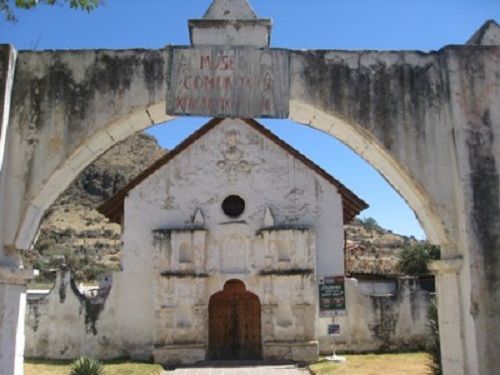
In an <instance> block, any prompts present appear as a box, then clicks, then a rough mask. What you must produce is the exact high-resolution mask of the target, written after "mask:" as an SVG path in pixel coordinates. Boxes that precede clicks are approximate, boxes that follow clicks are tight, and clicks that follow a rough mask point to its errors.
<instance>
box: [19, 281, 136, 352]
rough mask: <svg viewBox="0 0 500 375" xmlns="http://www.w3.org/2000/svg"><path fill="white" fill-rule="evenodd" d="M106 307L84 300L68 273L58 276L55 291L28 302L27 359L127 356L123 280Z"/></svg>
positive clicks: (104, 304) (108, 299) (117, 285)
mask: <svg viewBox="0 0 500 375" xmlns="http://www.w3.org/2000/svg"><path fill="white" fill-rule="evenodd" d="M118 275H119V274H117V275H116V276H115V278H114V280H115V281H114V285H113V287H112V288H111V291H110V293H109V295H108V296H107V298H106V300H105V301H102V302H103V304H101V305H100V306H99V305H96V304H93V303H92V302H91V301H97V300H96V299H94V300H91V299H85V298H84V297H83V295H81V294H80V293H79V292H78V290H77V288H76V285H74V284H73V285H71V284H72V282H71V280H70V275H69V273H63V274H60V273H58V275H57V279H56V282H55V284H54V287H53V289H52V290H51V291H50V293H49V294H48V295H46V296H45V297H43V298H37V299H29V300H28V304H27V308H26V320H25V331H26V346H25V356H26V357H29V358H51V359H74V358H78V357H79V356H81V355H89V356H94V357H98V358H101V359H112V358H117V357H123V356H127V355H128V354H129V353H128V348H127V346H126V343H125V342H124V341H123V339H122V337H121V333H122V331H123V330H124V329H126V327H123V325H122V324H121V322H120V319H119V317H120V314H119V312H118V309H119V307H120V304H119V301H120V281H119V280H120V278H119V277H117V276H118Z"/></svg>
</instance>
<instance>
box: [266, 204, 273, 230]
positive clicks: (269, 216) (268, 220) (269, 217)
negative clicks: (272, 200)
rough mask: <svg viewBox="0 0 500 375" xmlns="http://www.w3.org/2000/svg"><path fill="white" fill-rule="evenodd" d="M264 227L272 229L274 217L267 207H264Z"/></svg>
mask: <svg viewBox="0 0 500 375" xmlns="http://www.w3.org/2000/svg"><path fill="white" fill-rule="evenodd" d="M264 227H266V228H270V227H274V216H273V214H272V213H271V210H270V209H269V207H266V213H265V214H264Z"/></svg>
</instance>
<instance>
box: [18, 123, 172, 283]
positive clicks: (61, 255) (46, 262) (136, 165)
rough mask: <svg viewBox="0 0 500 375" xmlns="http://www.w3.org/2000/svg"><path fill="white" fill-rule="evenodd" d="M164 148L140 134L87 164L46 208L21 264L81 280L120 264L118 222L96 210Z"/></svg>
mask: <svg viewBox="0 0 500 375" xmlns="http://www.w3.org/2000/svg"><path fill="white" fill-rule="evenodd" d="M165 152H166V151H165V150H164V149H162V148H161V147H160V146H159V145H158V143H157V142H156V139H155V138H154V137H152V136H150V135H147V134H145V133H141V134H137V135H135V136H132V137H130V138H129V139H127V140H126V141H124V142H122V143H119V144H117V145H116V146H115V147H113V148H111V149H110V150H108V151H107V152H106V153H105V154H103V155H102V156H101V157H100V158H99V159H97V160H96V161H95V162H94V163H92V164H91V165H89V166H88V167H87V168H86V169H85V170H84V171H83V172H82V173H80V175H79V176H78V177H77V179H76V180H75V181H73V183H72V184H71V185H70V186H69V187H68V189H66V191H65V192H64V193H63V194H62V195H61V196H60V197H59V198H58V199H57V200H56V201H55V202H54V204H53V205H52V206H51V207H50V209H49V210H47V212H46V214H45V217H44V218H43V220H42V223H41V227H40V234H39V236H38V239H37V241H36V243H35V245H34V248H33V250H32V251H30V252H27V253H26V256H25V263H27V264H28V265H31V266H33V267H35V268H37V269H40V270H41V271H48V270H51V269H59V268H70V269H72V270H73V271H75V273H76V274H77V278H78V279H80V280H91V279H95V278H96V277H97V276H98V275H99V274H101V273H103V272H106V271H107V270H111V269H117V268H119V265H120V256H119V252H120V248H121V240H120V233H121V229H120V226H119V225H116V224H111V223H108V221H107V219H106V218H105V217H104V216H103V215H101V214H100V213H99V212H97V211H96V210H95V208H96V207H97V206H98V205H99V204H101V203H103V202H104V201H106V200H107V199H108V198H109V197H111V196H113V195H114V194H115V193H116V192H117V191H119V190H120V189H121V188H122V187H123V186H125V184H126V183H127V182H128V181H130V180H131V179H132V178H134V177H135V176H137V175H138V174H139V173H140V172H141V171H142V170H144V169H145V168H146V167H148V166H149V165H150V164H151V163H153V162H154V161H155V160H157V159H158V158H159V157H160V156H162V155H164V154H165ZM42 274H43V272H42ZM45 277H49V276H48V275H46V274H45Z"/></svg>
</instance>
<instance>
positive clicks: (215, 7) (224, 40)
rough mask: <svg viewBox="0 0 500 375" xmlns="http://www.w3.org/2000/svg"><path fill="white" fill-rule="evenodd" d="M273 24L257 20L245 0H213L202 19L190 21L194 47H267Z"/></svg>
mask: <svg viewBox="0 0 500 375" xmlns="http://www.w3.org/2000/svg"><path fill="white" fill-rule="evenodd" d="M271 28H272V21H271V20H270V19H261V18H258V17H257V15H256V14H255V12H254V11H253V9H252V7H251V6H250V4H248V2H247V0H214V1H213V3H212V5H210V7H209V8H208V10H207V12H206V13H205V15H204V16H203V18H202V19H198V20H189V34H190V38H191V44H192V45H193V46H249V47H257V48H267V47H269V43H270V36H271Z"/></svg>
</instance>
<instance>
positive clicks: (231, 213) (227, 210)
mask: <svg viewBox="0 0 500 375" xmlns="http://www.w3.org/2000/svg"><path fill="white" fill-rule="evenodd" d="M246 206H247V204H246V201H245V199H243V197H242V196H241V195H239V194H229V195H227V196H226V197H225V198H224V200H223V201H222V203H221V206H220V207H221V210H222V212H223V213H224V215H226V216H227V217H229V218H231V219H237V218H239V217H240V216H241V215H243V213H244V212H245V210H246Z"/></svg>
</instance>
